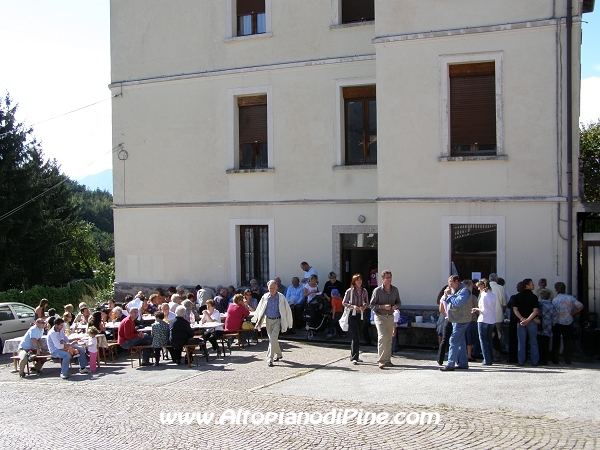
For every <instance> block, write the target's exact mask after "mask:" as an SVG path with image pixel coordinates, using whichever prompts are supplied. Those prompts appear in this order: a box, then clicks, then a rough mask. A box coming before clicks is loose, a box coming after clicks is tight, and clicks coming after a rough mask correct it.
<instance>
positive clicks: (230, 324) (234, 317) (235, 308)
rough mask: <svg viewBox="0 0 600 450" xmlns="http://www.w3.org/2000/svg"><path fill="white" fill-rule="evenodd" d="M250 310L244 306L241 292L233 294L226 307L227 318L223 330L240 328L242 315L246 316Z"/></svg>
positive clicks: (242, 319)
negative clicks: (231, 300) (230, 302)
mask: <svg viewBox="0 0 600 450" xmlns="http://www.w3.org/2000/svg"><path fill="white" fill-rule="evenodd" d="M249 315H250V312H249V311H248V309H247V308H246V307H245V306H244V299H243V297H242V295H241V294H235V295H234V296H233V303H232V304H231V305H229V308H227V318H226V319H225V330H226V331H227V330H229V331H237V330H241V329H242V323H243V322H244V317H248V316H249Z"/></svg>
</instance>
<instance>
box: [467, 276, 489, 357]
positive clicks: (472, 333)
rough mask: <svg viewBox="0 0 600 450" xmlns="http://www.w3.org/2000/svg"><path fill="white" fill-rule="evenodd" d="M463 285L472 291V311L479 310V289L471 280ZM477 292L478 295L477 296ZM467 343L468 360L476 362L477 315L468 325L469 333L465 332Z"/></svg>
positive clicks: (472, 315)
mask: <svg viewBox="0 0 600 450" xmlns="http://www.w3.org/2000/svg"><path fill="white" fill-rule="evenodd" d="M477 281H479V280H477ZM486 281H487V280H486ZM463 283H464V284H465V286H467V287H468V288H469V290H470V291H471V309H473V308H477V296H478V295H479V291H478V290H477V287H476V286H474V285H473V282H472V281H471V280H463ZM475 292H476V293H477V294H475ZM465 341H466V342H467V359H468V360H469V362H475V361H476V359H475V358H474V357H473V347H478V346H479V345H478V344H479V332H478V330H477V314H476V313H472V314H471V321H470V322H469V324H468V325H467V331H465Z"/></svg>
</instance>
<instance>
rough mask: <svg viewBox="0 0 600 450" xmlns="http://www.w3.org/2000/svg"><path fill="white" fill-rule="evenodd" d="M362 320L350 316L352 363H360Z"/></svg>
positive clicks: (357, 316)
mask: <svg viewBox="0 0 600 450" xmlns="http://www.w3.org/2000/svg"><path fill="white" fill-rule="evenodd" d="M362 322H363V321H362V320H360V316H359V315H356V316H353V315H352V313H350V315H349V316H348V331H349V332H350V336H351V337H352V340H351V341H350V361H358V354H359V352H360V331H359V330H360V329H361V328H362V325H363V324H362Z"/></svg>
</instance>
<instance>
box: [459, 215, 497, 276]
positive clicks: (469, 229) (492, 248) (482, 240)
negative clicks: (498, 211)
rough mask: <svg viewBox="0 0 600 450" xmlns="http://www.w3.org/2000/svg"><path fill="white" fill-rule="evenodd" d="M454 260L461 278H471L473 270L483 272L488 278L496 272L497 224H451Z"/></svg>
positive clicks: (482, 274)
mask: <svg viewBox="0 0 600 450" xmlns="http://www.w3.org/2000/svg"><path fill="white" fill-rule="evenodd" d="M450 235H451V249H452V262H453V263H454V265H455V266H456V269H457V270H458V276H459V277H460V278H471V273H472V272H481V276H482V277H485V278H487V277H488V276H489V275H490V273H492V272H496V270H497V269H496V254H497V251H496V248H497V225H495V224H453V225H450Z"/></svg>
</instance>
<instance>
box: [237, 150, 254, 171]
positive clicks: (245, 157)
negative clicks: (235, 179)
mask: <svg viewBox="0 0 600 450" xmlns="http://www.w3.org/2000/svg"><path fill="white" fill-rule="evenodd" d="M252 145H253V144H240V167H241V168H243V169H250V168H252V167H253V166H254V164H253V162H252V160H253V158H252Z"/></svg>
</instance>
